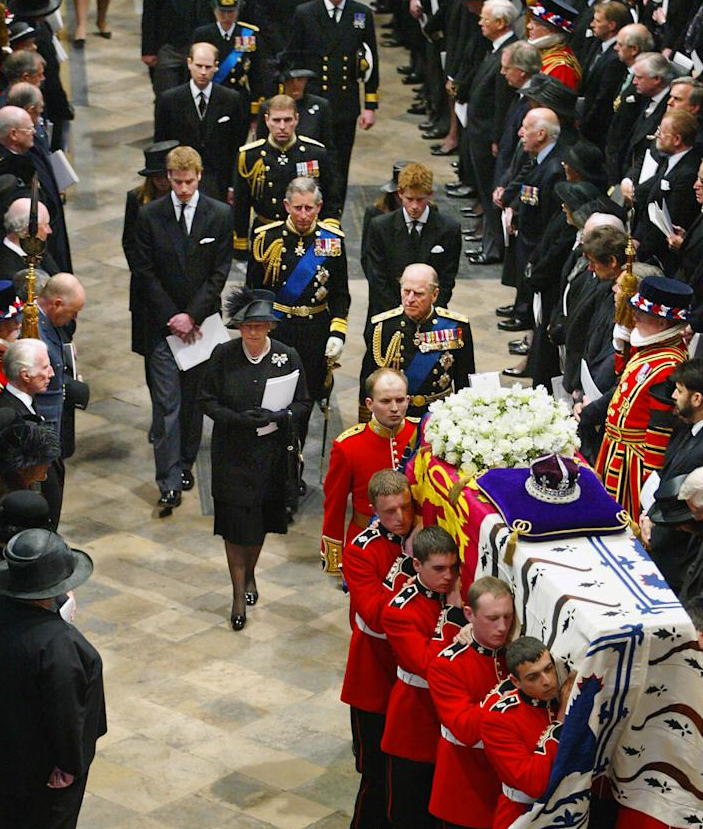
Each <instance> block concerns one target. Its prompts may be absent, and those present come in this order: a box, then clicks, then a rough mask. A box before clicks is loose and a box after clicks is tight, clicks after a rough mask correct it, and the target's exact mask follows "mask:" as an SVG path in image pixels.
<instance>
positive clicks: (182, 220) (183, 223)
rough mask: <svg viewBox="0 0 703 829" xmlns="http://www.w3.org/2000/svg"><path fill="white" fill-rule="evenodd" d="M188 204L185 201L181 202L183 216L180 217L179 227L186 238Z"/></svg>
mask: <svg viewBox="0 0 703 829" xmlns="http://www.w3.org/2000/svg"><path fill="white" fill-rule="evenodd" d="M186 207H187V205H186V203H185V202H184V201H182V202H181V215H180V216H179V217H178V227H180V229H181V233H182V234H183V235H184V236H187V235H188V225H187V224H186Z"/></svg>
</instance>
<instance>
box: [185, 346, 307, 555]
mask: <svg viewBox="0 0 703 829" xmlns="http://www.w3.org/2000/svg"><path fill="white" fill-rule="evenodd" d="M296 370H299V371H300V377H299V379H298V385H297V387H296V390H295V396H294V399H293V402H292V403H291V405H290V406H289V407H288V408H289V409H290V411H291V412H292V414H293V422H294V425H297V424H299V423H300V422H301V421H302V420H303V419H304V418H305V417H306V416H307V413H308V411H309V410H310V408H311V407H312V404H311V401H310V399H309V398H308V391H307V385H306V382H305V373H304V371H303V366H302V363H301V362H300V357H299V356H298V353H297V352H296V351H295V349H293V348H290V347H289V346H287V345H283V343H280V342H278V341H277V340H271V349H270V351H269V353H268V354H267V355H266V356H265V357H264V358H263V360H262V361H261V362H260V363H252V362H251V361H250V360H249V359H248V358H247V356H246V354H245V352H244V348H243V346H242V341H241V340H232V341H230V342H228V343H224V344H223V345H218V346H217V348H215V350H214V351H213V353H212V356H211V357H210V360H209V361H208V363H207V366H206V369H205V377H204V380H203V384H202V388H201V390H200V397H199V399H200V404H201V406H202V407H203V411H204V412H205V414H207V415H208V416H209V417H211V418H212V419H213V421H214V423H215V427H214V430H213V434H212V495H213V499H214V502H215V529H214V532H215V534H216V535H221V536H223V538H224V539H225V540H226V541H229V542H231V543H232V544H242V545H247V546H258V545H260V544H261V543H262V542H263V540H264V536H265V535H266V533H268V532H275V533H285V532H287V528H288V520H287V515H286V503H285V500H286V499H285V470H286V451H287V449H286V447H287V440H286V430H285V429H284V428H281V427H279V428H278V430H277V431H275V432H272V433H271V434H268V435H262V436H259V435H258V434H257V431H256V428H254V427H252V426H248V425H245V424H243V423H242V418H241V414H242V413H243V412H246V411H248V410H250V409H253V408H255V407H257V406H261V401H262V398H263V395H264V389H265V387H266V381H267V380H268V379H269V378H272V377H283V376H285V375H288V374H291V373H292V372H293V371H296Z"/></svg>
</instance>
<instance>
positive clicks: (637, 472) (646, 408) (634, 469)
mask: <svg viewBox="0 0 703 829" xmlns="http://www.w3.org/2000/svg"><path fill="white" fill-rule="evenodd" d="M687 357H688V353H687V351H686V347H685V345H684V344H683V341H682V339H681V335H680V333H679V334H676V335H675V336H673V337H671V338H669V339H668V340H664V341H663V342H660V343H654V344H653V345H648V346H644V347H641V348H639V349H638V350H637V351H636V352H633V353H632V354H631V356H630V359H629V361H628V363H627V365H626V366H625V368H624V370H623V373H622V376H621V378H620V381H619V383H618V386H617V388H616V389H615V392H614V393H613V396H612V398H611V400H610V404H609V405H608V416H607V419H606V422H605V433H604V435H603V443H602V444H601V448H600V452H599V453H598V457H597V459H596V472H597V473H598V475H599V476H600V478H601V480H602V481H603V484H604V486H605V488H606V489H607V490H608V492H609V493H610V494H611V495H612V496H613V498H615V500H616V501H617V502H618V503H619V504H622V506H623V507H624V508H625V509H626V510H627V511H628V512H629V513H630V516H631V517H632V518H633V519H634V520H635V521H637V520H638V518H639V514H640V490H641V488H642V485H643V484H644V482H645V481H646V480H647V478H648V477H649V474H650V473H651V472H652V470H654V469H661V467H662V465H663V464H664V452H665V451H666V447H667V445H668V443H669V438H670V436H671V430H672V427H673V423H672V420H671V417H670V415H669V412H670V409H671V407H667V406H665V405H664V404H663V403H659V402H658V401H657V400H655V399H654V398H653V397H652V396H651V394H650V393H649V390H650V389H651V387H652V386H654V385H655V384H657V383H661V382H663V381H664V380H666V378H667V377H668V376H669V375H670V374H671V373H672V372H673V371H674V369H675V368H676V367H677V366H678V365H679V364H680V363H682V362H683V361H684V360H686V359H687Z"/></svg>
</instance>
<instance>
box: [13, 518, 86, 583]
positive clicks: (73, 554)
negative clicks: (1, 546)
mask: <svg viewBox="0 0 703 829" xmlns="http://www.w3.org/2000/svg"><path fill="white" fill-rule="evenodd" d="M92 572H93V562H92V560H91V558H90V556H89V555H88V554H87V553H84V552H83V551H82V550H75V549H72V548H71V547H69V546H68V544H66V542H65V541H64V540H63V538H61V536H60V535H59V534H58V533H55V532H51V530H44V529H38V528H35V529H31V530H23V531H22V532H21V533H17V535H14V536H13V537H12V538H11V539H10V540H9V541H8V542H7V546H6V547H5V560H4V561H2V562H0V596H11V597H13V598H15V599H51V598H53V597H54V596H60V595H61V593H66V592H67V591H68V590H72V589H73V588H74V587H78V585H79V584H83V582H84V581H87V580H88V578H90V574H91V573H92Z"/></svg>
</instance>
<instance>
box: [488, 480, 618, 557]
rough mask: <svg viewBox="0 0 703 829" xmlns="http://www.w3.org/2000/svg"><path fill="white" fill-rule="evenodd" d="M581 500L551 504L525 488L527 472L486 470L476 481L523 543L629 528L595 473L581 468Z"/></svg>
mask: <svg viewBox="0 0 703 829" xmlns="http://www.w3.org/2000/svg"><path fill="white" fill-rule="evenodd" d="M580 472H581V474H580V475H579V479H578V483H579V487H580V488H581V497H580V498H579V499H578V500H577V501H573V502H572V503H570V504H550V503H546V502H544V501H538V500H537V499H536V498H533V497H532V496H531V495H530V494H529V493H528V492H527V490H526V489H525V481H526V480H527V478H528V477H529V475H530V470H529V469H525V468H519V469H489V470H488V471H487V472H484V473H483V475H480V476H479V477H478V478H477V479H476V484H477V486H478V488H479V490H480V491H481V492H482V493H483V494H484V495H485V496H486V498H488V500H489V501H490V502H491V503H492V504H493V506H494V507H495V508H496V509H497V510H498V512H499V513H500V514H501V515H502V516H503V519H504V521H505V523H506V524H507V526H508V528H509V529H511V530H514V529H517V530H518V532H519V536H520V538H521V539H524V540H525V541H550V540H552V539H557V538H568V537H569V536H572V535H611V534H613V533H619V532H622V531H623V530H624V529H627V527H629V518H628V516H627V513H626V512H625V510H623V508H622V507H621V506H620V504H618V502H617V501H616V500H615V499H614V498H612V497H611V496H610V495H608V493H607V492H606V490H605V487H604V486H603V484H602V483H601V482H600V480H599V479H598V477H597V476H596V474H595V473H594V472H593V471H592V470H590V469H587V468H586V467H584V466H581V470H580Z"/></svg>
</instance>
